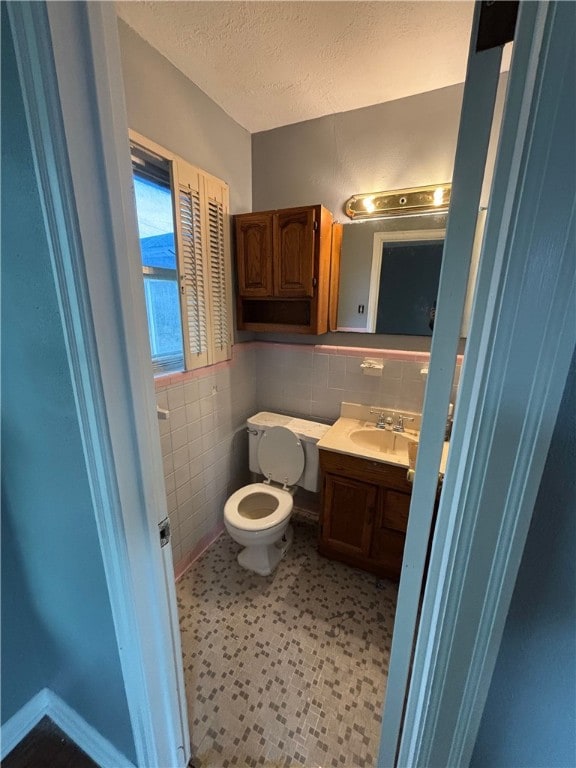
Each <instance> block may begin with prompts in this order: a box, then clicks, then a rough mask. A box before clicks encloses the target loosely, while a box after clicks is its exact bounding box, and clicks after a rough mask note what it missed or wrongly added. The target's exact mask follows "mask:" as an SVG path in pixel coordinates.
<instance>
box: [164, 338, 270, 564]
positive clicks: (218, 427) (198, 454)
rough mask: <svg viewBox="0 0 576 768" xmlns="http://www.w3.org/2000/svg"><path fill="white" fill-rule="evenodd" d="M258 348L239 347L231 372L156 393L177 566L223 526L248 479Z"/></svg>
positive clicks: (220, 370)
mask: <svg viewBox="0 0 576 768" xmlns="http://www.w3.org/2000/svg"><path fill="white" fill-rule="evenodd" d="M255 359H256V350H255V347H254V345H250V344H248V345H238V346H236V347H235V348H234V358H233V360H232V361H231V363H230V364H229V365H228V366H227V367H222V366H217V367H215V368H212V369H210V368H207V369H205V371H203V372H202V373H201V375H200V377H199V378H194V379H192V380H189V381H186V382H184V383H176V384H172V385H169V386H167V387H165V388H163V389H160V390H158V391H157V392H156V400H157V403H158V405H159V406H160V407H161V408H168V410H169V411H170V417H169V418H168V419H167V420H165V421H159V422H158V426H159V432H160V444H161V448H162V457H163V462H164V479H165V483H166V494H167V500H168V514H169V516H170V525H171V529H172V537H171V541H172V550H173V557H174V562H175V563H178V562H179V561H181V560H182V559H183V558H184V557H185V556H186V555H187V554H188V553H189V552H190V551H191V550H193V549H194V548H195V547H196V545H197V544H198V542H199V541H200V539H202V537H203V536H205V535H206V534H207V533H209V532H210V531H211V530H212V529H213V528H214V527H215V526H216V525H217V523H218V522H220V521H221V520H222V510H223V508H224V502H225V501H226V498H227V497H228V496H229V495H230V493H232V492H233V491H234V490H236V488H239V487H240V486H241V485H243V484H244V483H246V482H247V479H248V452H247V451H248V442H247V435H246V430H245V423H246V419H247V418H248V417H249V416H251V415H252V414H254V413H255V412H256V411H257V406H256V387H255Z"/></svg>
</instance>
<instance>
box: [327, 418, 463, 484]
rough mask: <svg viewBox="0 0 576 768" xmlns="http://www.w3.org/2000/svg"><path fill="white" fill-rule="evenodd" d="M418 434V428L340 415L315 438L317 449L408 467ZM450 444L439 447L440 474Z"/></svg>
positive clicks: (441, 473) (442, 472)
mask: <svg viewBox="0 0 576 768" xmlns="http://www.w3.org/2000/svg"><path fill="white" fill-rule="evenodd" d="M418 437H419V433H418V432H417V431H412V430H408V429H407V430H406V431H405V432H393V431H389V430H385V429H376V427H375V425H374V422H370V421H367V420H366V419H362V418H360V419H358V418H351V417H346V416H341V417H340V418H339V419H338V421H336V422H335V423H334V425H333V426H332V427H330V429H329V430H328V431H327V432H326V433H325V434H324V436H323V437H322V438H321V439H320V440H319V441H318V448H320V449H324V450H327V451H334V452H336V453H344V454H347V455H349V456H358V457H361V458H364V459H370V460H371V461H380V462H382V463H384V464H392V465H394V466H397V467H405V468H406V469H408V468H409V466H410V464H409V460H408V444H409V443H417V442H418ZM449 446H450V443H449V442H445V443H444V446H443V448H442V458H441V461H440V475H442V476H443V475H444V472H445V470H446V461H447V458H448V449H449Z"/></svg>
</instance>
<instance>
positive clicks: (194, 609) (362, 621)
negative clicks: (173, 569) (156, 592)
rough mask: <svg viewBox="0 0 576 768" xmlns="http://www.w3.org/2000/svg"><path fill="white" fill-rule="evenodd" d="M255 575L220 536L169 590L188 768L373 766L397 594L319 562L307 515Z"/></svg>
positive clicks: (297, 517) (298, 515)
mask: <svg viewBox="0 0 576 768" xmlns="http://www.w3.org/2000/svg"><path fill="white" fill-rule="evenodd" d="M292 524H293V527H294V542H293V545H292V547H291V549H290V550H289V552H288V553H287V555H286V557H285V558H284V560H282V561H281V563H280V565H279V566H278V568H277V569H276V571H275V572H274V573H273V574H272V575H271V576H267V577H262V576H257V575H256V574H253V573H250V572H249V571H245V570H243V569H242V568H241V567H240V566H239V565H238V563H237V561H236V556H237V554H238V552H239V550H240V547H239V546H238V545H237V544H236V543H235V542H233V541H232V540H231V539H230V538H229V537H228V536H227V535H226V534H224V535H222V536H221V537H220V538H219V539H218V540H217V541H216V542H215V543H214V544H213V545H212V547H210V549H209V550H208V551H207V552H205V553H204V555H203V556H202V557H201V558H200V559H199V560H198V561H197V562H196V563H195V564H194V565H193V566H192V568H191V569H190V570H189V571H188V573H187V574H186V575H185V576H184V578H182V579H181V580H180V582H179V583H178V586H177V594H178V607H179V613H180V628H181V636H182V651H183V656H184V674H185V681H186V692H187V698H188V713H189V719H190V731H191V737H192V744H193V755H194V759H195V764H196V765H197V766H198V767H199V768H228V766H253V768H259V767H260V766H263V767H264V768H295V767H296V766H306V768H332V767H333V768H341V766H346V767H348V766H367V767H368V766H373V765H374V764H375V761H376V756H377V753H378V742H379V736H380V715H381V708H382V701H383V699H384V690H385V686H386V677H387V673H388V660H389V657H390V645H391V641H392V628H393V622H394V611H395V606H396V597H397V587H396V585H395V584H393V583H392V582H388V581H378V580H376V579H375V578H374V577H373V576H371V575H370V574H366V573H363V572H362V571H358V570H356V569H353V568H349V567H348V566H346V565H342V564H341V563H336V562H333V561H330V560H327V559H325V558H323V557H320V555H318V553H317V551H316V526H315V521H314V519H313V517H312V516H311V515H310V514H309V513H305V512H299V511H295V513H294V515H293V518H292Z"/></svg>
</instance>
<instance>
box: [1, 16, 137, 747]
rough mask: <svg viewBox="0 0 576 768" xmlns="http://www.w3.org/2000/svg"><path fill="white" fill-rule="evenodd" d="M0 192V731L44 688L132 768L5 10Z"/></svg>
mask: <svg viewBox="0 0 576 768" xmlns="http://www.w3.org/2000/svg"><path fill="white" fill-rule="evenodd" d="M1 182H2V186H1V203H2V240H1V244H2V296H1V298H2V393H1V394H2V712H1V721H2V722H6V720H7V719H9V718H10V717H11V716H12V715H13V714H14V713H15V712H17V711H18V710H19V709H20V708H21V707H22V706H23V705H24V704H26V702H27V701H28V700H29V699H30V698H31V697H32V696H33V695H34V694H35V693H37V692H38V691H39V690H40V689H42V688H44V687H48V688H50V689H52V690H53V691H54V692H55V693H57V694H58V695H59V696H60V697H61V698H62V699H63V700H64V701H65V702H66V703H67V704H68V705H69V706H71V707H72V708H73V709H74V710H76V711H77V712H78V714H79V715H81V717H83V718H84V719H85V720H86V721H87V722H88V723H89V724H90V725H91V726H93V727H94V728H95V729H96V730H97V731H99V732H100V733H101V734H102V735H103V736H104V737H105V738H106V739H108V740H109V741H110V742H111V743H112V744H113V745H114V746H115V747H116V748H117V749H119V750H120V751H121V752H123V753H124V754H125V755H126V756H127V757H129V758H130V759H132V760H133V761H134V760H135V751H134V740H133V736H132V729H131V725H130V719H129V713H128V708H127V702H126V695H125V691H124V683H123V678H122V672H121V667H120V659H119V655H118V647H117V643H116V635H115V631H114V626H113V621H112V613H111V609H110V601H109V597H108V589H107V585H106V581H105V576H104V568H103V563H102V557H101V554H100V546H99V542H98V535H97V530H96V522H95V517H94V511H93V508H92V503H91V497H90V489H89V485H88V478H87V474H86V468H85V463H84V457H83V453H82V445H81V440H80V432H79V427H78V422H77V417H76V411H75V406H74V399H73V394H72V385H71V379H70V374H69V370H68V364H67V360H66V353H65V346H64V337H63V332H62V328H61V323H60V317H59V313H58V306H57V298H56V290H55V285H54V280H53V277H52V272H51V268H50V260H49V253H48V247H47V241H46V236H45V232H44V227H43V221H42V215H41V209H40V199H39V196H38V192H37V189H36V180H35V176H34V170H33V163H32V154H31V147H30V143H29V140H28V133H27V128H26V122H25V114H24V106H23V103H22V96H21V92H20V87H19V81H18V73H17V68H16V62H15V57H14V50H13V46H12V39H11V35H10V28H9V23H8V19H7V14H6V7H5V5H3V7H2V178H1Z"/></svg>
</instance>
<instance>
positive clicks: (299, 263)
mask: <svg viewBox="0 0 576 768" xmlns="http://www.w3.org/2000/svg"><path fill="white" fill-rule="evenodd" d="M315 227H316V219H315V209H314V208H312V207H310V208H291V209H288V210H285V211H279V212H278V213H276V214H275V215H274V295H275V296H285V297H292V298H299V297H310V298H311V297H312V296H314V234H315Z"/></svg>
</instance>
